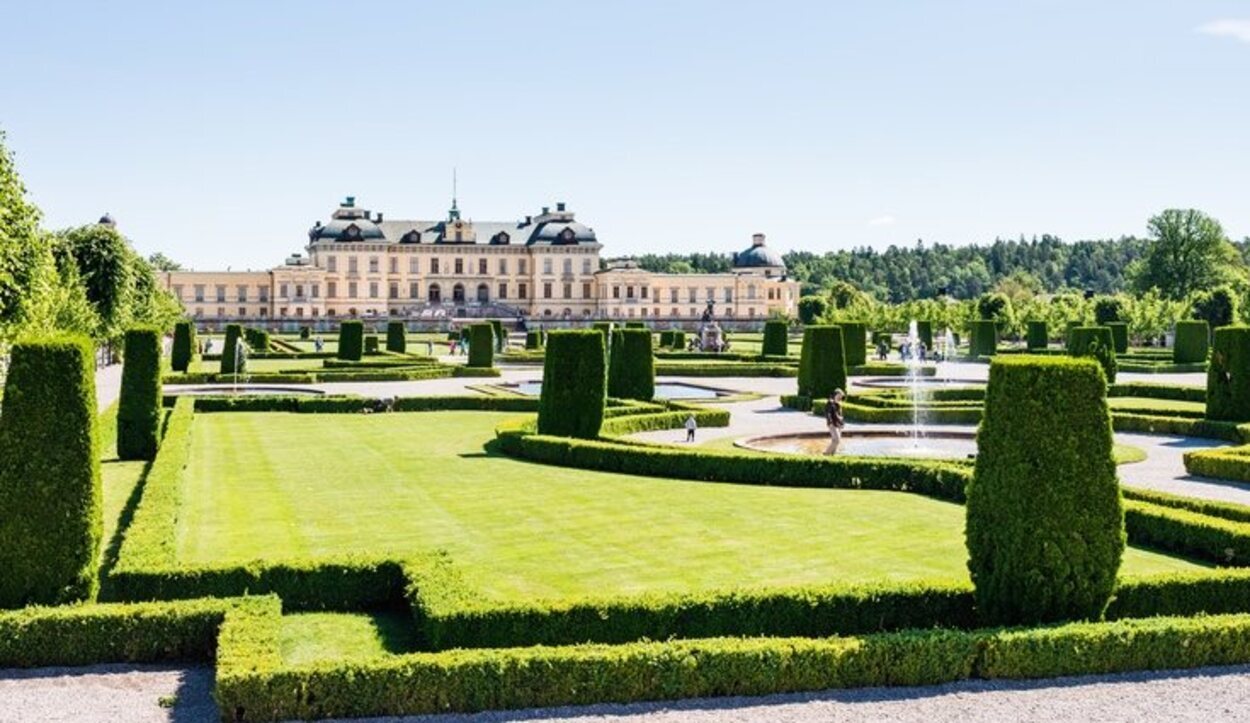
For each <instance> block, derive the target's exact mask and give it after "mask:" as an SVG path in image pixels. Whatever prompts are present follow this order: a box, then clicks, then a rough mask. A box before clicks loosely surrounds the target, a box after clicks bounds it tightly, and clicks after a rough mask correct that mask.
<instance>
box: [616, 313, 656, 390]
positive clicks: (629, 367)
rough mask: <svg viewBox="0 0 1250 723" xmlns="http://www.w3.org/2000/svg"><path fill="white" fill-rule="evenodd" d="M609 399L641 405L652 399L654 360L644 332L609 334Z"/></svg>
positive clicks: (624, 330)
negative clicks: (635, 402) (610, 340)
mask: <svg viewBox="0 0 1250 723" xmlns="http://www.w3.org/2000/svg"><path fill="white" fill-rule="evenodd" d="M608 396H610V397H613V398H616V399H639V400H642V401H644V402H649V401H651V399H652V398H653V397H654V396H655V357H654V355H653V354H652V353H651V332H650V331H648V330H647V329H645V328H642V329H639V328H629V327H627V328H625V329H619V330H617V331H614V332H612V353H611V361H610V363H609V365H608Z"/></svg>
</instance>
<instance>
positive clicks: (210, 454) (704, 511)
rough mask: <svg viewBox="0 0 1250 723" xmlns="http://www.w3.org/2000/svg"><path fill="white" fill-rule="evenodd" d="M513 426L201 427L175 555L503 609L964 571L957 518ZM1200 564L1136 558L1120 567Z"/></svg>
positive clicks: (313, 423)
mask: <svg viewBox="0 0 1250 723" xmlns="http://www.w3.org/2000/svg"><path fill="white" fill-rule="evenodd" d="M512 416H514V415H507V414H494V413H483V412H439V413H411V414H385V415H341V414H335V415H315V414H307V415H297V414H276V413H255V414H252V413H229V414H201V415H198V416H197V417H196V419H195V423H194V425H193V437H192V450H191V458H190V461H189V464H188V467H187V471H186V479H185V482H184V488H183V489H184V501H183V508H182V510H180V513H179V517H178V541H177V555H178V557H179V558H180V559H182V560H185V561H187V562H193V563H210V562H216V563H223V562H240V561H244V560H251V559H265V560H268V561H272V560H276V559H282V558H294V557H299V556H312V557H325V556H342V555H345V554H350V553H371V554H385V555H392V556H397V557H400V556H403V555H406V554H410V553H412V552H414V551H417V550H423V549H434V548H443V549H446V550H448V551H449V552H450V553H451V554H452V556H453V557H454V558H455V559H456V560H457V561H459V562H460V563H462V564H463V565H464V566H465V568H466V574H467V576H468V577H469V578H470V579H471V581H472V582H473V583H475V584H476V585H478V586H480V587H481V588H483V589H484V590H486V591H487V592H488V593H490V594H494V595H497V596H503V597H531V596H542V597H552V596H561V595H566V594H611V593H619V592H640V591H646V590H668V591H681V590H698V589H711V588H715V589H724V588H731V587H742V586H752V585H785V584H796V583H816V582H829V581H835V580H840V581H868V580H882V579H887V580H910V579H916V578H922V577H944V578H965V577H966V575H967V571H966V568H965V566H964V561H965V559H966V554H965V550H964V542H963V518H964V515H963V508H962V507H960V506H958V505H954V504H949V503H945V502H940V501H937V500H933V499H929V498H926V497H921V496H918V495H911V494H904V493H895V492H877V491H852V490H819V489H785V488H770V487H759V486H749V485H727V484H708V483H698V482H686V481H675V480H663V479H655V478H645V477H630V476H625V475H615V474H604V473H596V472H588V471H583V470H577V469H568V468H560V467H551V466H543V465H536V464H532V463H526V462H520V461H515V460H512V459H509V458H506V457H502V456H495V455H491V454H488V453H486V452H485V451H484V450H483V447H482V445H483V443H484V442H485V441H487V440H488V439H490V438H491V437H492V435H493V430H494V427H495V426H496V425H497V424H498V423H499V422H500V421H502V420H504V419H507V418H509V417H512ZM1190 567H1191V565H1190V564H1189V563H1187V562H1183V561H1180V560H1177V559H1174V558H1168V557H1165V556H1162V555H1157V554H1153V553H1145V552H1141V551H1134V552H1131V553H1130V554H1129V555H1128V557H1127V564H1126V567H1125V571H1126V572H1127V573H1129V574H1142V573H1153V572H1162V571H1170V570H1181V569H1187V568H1190Z"/></svg>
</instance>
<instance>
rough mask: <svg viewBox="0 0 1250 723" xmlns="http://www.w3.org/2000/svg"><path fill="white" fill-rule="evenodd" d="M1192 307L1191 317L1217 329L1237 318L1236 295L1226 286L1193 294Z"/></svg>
mask: <svg viewBox="0 0 1250 723" xmlns="http://www.w3.org/2000/svg"><path fill="white" fill-rule="evenodd" d="M1192 309H1193V311H1192V313H1193V318H1195V319H1200V320H1202V321H1205V322H1207V323H1208V324H1210V325H1211V328H1212V329H1218V328H1219V327H1221V326H1228V325H1229V324H1232V323H1233V322H1234V321H1236V320H1237V297H1236V295H1235V294H1234V293H1233V290H1232V289H1230V288H1229V287H1227V286H1220V287H1217V288H1214V289H1211V290H1210V291H1201V292H1199V293H1197V294H1195V295H1194V300H1193V305H1192Z"/></svg>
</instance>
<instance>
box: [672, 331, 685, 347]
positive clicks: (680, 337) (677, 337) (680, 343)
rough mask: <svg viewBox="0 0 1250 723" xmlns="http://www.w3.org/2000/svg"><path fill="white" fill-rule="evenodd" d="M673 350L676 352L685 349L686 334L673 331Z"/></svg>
mask: <svg viewBox="0 0 1250 723" xmlns="http://www.w3.org/2000/svg"><path fill="white" fill-rule="evenodd" d="M673 348H674V349H677V350H678V351H680V350H682V349H685V348H686V332H684V331H680V330H677V329H674V330H673Z"/></svg>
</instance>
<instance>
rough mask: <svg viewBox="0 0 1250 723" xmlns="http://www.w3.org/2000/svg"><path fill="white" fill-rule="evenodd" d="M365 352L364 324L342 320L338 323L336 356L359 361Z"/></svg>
mask: <svg viewBox="0 0 1250 723" xmlns="http://www.w3.org/2000/svg"><path fill="white" fill-rule="evenodd" d="M364 352H365V325H364V324H363V323H361V322H359V321H352V320H348V321H343V322H342V323H340V324H339V349H338V358H339V359H346V360H347V361H360V358H361V357H362V356H364Z"/></svg>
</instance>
